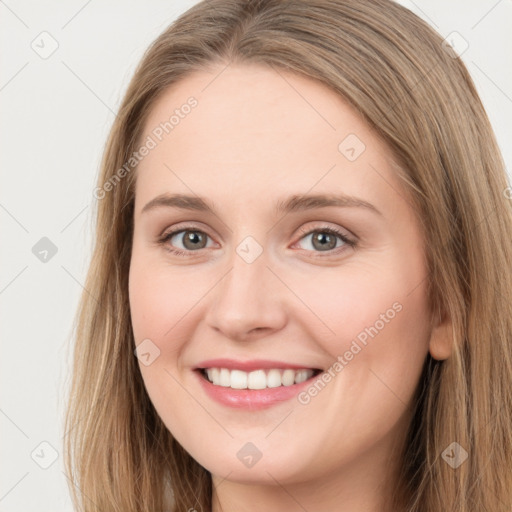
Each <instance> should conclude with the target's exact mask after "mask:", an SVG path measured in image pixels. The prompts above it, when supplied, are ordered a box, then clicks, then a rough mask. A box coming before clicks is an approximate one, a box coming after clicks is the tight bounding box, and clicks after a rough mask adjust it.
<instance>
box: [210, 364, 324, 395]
mask: <svg viewBox="0 0 512 512" xmlns="http://www.w3.org/2000/svg"><path fill="white" fill-rule="evenodd" d="M200 372H201V374H202V375H203V377H204V378H205V379H207V380H208V381H209V382H210V383H211V384H213V385H214V386H221V387H226V388H231V389H254V390H256V389H267V388H278V387H281V386H284V387H288V386H293V385H294V384H301V383H302V382H305V381H306V380H308V379H310V378H312V377H314V376H316V375H318V374H319V373H320V372H321V370H316V369H306V368H304V369H298V370H296V369H291V368H287V369H278V368H271V369H259V370H254V371H251V372H245V371H243V370H236V369H228V368H203V369H201V370H200Z"/></svg>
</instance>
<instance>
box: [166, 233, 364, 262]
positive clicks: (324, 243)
mask: <svg viewBox="0 0 512 512" xmlns="http://www.w3.org/2000/svg"><path fill="white" fill-rule="evenodd" d="M300 233H301V235H302V237H301V239H300V240H303V239H306V238H307V237H312V238H311V241H310V244H309V245H310V246H311V247H312V249H308V248H306V249H305V250H310V251H313V252H327V253H329V254H328V255H332V254H338V253H339V252H342V251H344V250H346V249H347V246H348V247H355V246H356V242H355V241H353V240H351V239H350V238H349V237H348V236H347V235H345V234H344V233H342V232H341V231H340V230H338V229H337V228H333V227H331V226H322V227H318V228H315V229H310V230H307V229H305V228H301V230H300ZM208 238H211V237H210V236H209V235H208V234H207V233H205V232H204V231H202V230H200V229H197V228H196V227H195V226H181V227H180V228H179V229H174V230H172V231H167V232H165V233H164V234H163V235H162V236H161V237H160V238H159V239H158V240H157V243H158V244H160V245H162V246H164V248H165V250H167V251H169V252H171V253H172V254H175V255H176V256H190V254H191V253H193V252H197V251H200V250H201V249H205V248H207V245H206V244H207V239H208ZM173 239H175V242H173ZM338 240H341V242H342V244H341V246H340V245H338ZM175 243H181V244H182V246H183V249H184V250H181V249H180V248H176V247H175ZM318 256H319V257H323V256H322V255H320V254H319V255H317V257H318Z"/></svg>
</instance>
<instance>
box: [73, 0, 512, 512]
mask: <svg viewBox="0 0 512 512" xmlns="http://www.w3.org/2000/svg"><path fill="white" fill-rule="evenodd" d="M509 191H510V188H509V187H508V185H507V180H506V174H505V170H504V164H503V162H502V159H501V156H500V153H499V150H498V147H497V144H496V141H495V138H494V134H493V132H492V129H491V126H490V124H489V121H488V118H487V116H486V113H485V111H484V108H483V106H482V104H481V102H480V100H479V98H478V95H477V93H476V91H475V87H474V85H473V83H472V81H471V79H470V77H469V74H468V72H467V70H466V69H465V67H464V65H463V64H462V62H461V61H460V59H459V58H457V55H456V53H455V52H454V51H453V50H452V49H450V48H449V47H447V46H446V45H445V44H444V42H443V40H442V38H441V37H440V36H439V35H438V34H437V33H435V32H434V31H433V30H432V29H431V28H430V27H429V26H428V25H427V24H425V23H424V22H423V21H421V20H420V19H419V18H418V17H416V16H415V15H414V14H412V13H411V12H409V11H408V10H406V9H405V8H403V7H401V6H399V5H397V4H394V3H392V2H389V1H388V0H371V1H365V2H361V1H359V0H315V1H308V2H306V1H298V0H297V1H292V2H282V1H277V0H274V1H272V0H267V1H244V2H240V1H236V0H209V1H205V2H200V3H199V4H197V5H195V6H194V7H192V8H191V9H190V10H189V11H187V12H186V13H185V14H183V15H182V16H181V17H180V18H179V19H178V20H177V21H176V22H175V23H173V24H172V25H171V26H170V27H169V28H168V29H167V30H166V31H165V32H164V33H163V34H162V35H161V36H160V37H159V38H158V39H157V40H156V41H155V42H154V44H153V45H152V46H151V47H150V48H149V49H148V51H147V52H146V54H145V55H144V58H143V59H142V62H141V63H140V65H139V67H138V69H137V70H136V72H135V76H134V77H133V79H132V81H131V83H130V85H129V87H128V91H127V93H126V96H125V98H124V101H123V103H122V105H121V108H120V110H119V114H118V116H117V119H116V121H115V124H114V126H113V128H112V131H111V134H110V137H109V140H108V144H107V147H106V151H105V155H104V160H103V163H102V172H101V176H100V179H99V182H98V187H97V188H96V190H95V192H94V195H95V197H96V198H97V199H98V219H97V231H96V245H95V249H94V254H93V259H92V262H91V266H90V270H89V274H88V279H87V283H86V286H85V288H86V289H87V293H84V295H83V297H82V301H81V304H80V311H79V315H78V317H77V326H76V336H77V340H76V349H75V362H74V364H75V367H74V377H73V379H74V380H73V386H72V389H71V396H70V401H69V409H68V416H67V421H66V430H70V432H71V433H70V434H69V435H68V438H67V441H66V442H67V445H66V449H67V455H68V458H67V471H68V473H69V475H70V476H71V477H73V479H74V480H75V485H76V486H73V487H72V491H73V493H74V500H75V505H76V506H77V507H82V509H83V510H86V511H89V510H91V511H92V510H96V509H99V510H104V511H106V510H123V511H134V512H135V511H142V510H147V511H163V510H173V511H186V510H197V511H200V510H202V511H214V512H219V511H224V512H228V511H230V510H247V511H249V510H267V511H271V510H277V509H279V510H282V509H286V510H315V511H321V512H323V511H332V510H344V511H345V512H352V511H356V510H365V511H398V510H400V511H407V512H427V511H428V512H434V511H435V512H438V511H439V510H453V511H459V512H470V511H471V512H473V511H483V510H488V511H491V510H492V511H503V512H505V511H506V510H507V511H508V510H510V506H511V505H512V494H511V493H512V449H511V447H512V430H511V425H512V424H511V416H512V395H511V390H512V382H511V380H512V377H511V376H512V344H511V334H510V333H511V332H512V302H511V300H510V293H511V292H510V290H512V272H511V270H510V265H509V262H510V261H511V259H512V245H511V243H510V238H509V237H510V233H511V232H512V214H511V206H510V193H509ZM185 235H186V236H185ZM197 244H198V245H197Z"/></svg>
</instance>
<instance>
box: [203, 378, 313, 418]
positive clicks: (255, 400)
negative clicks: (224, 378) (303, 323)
mask: <svg viewBox="0 0 512 512" xmlns="http://www.w3.org/2000/svg"><path fill="white" fill-rule="evenodd" d="M194 373H196V374H197V377H198V379H199V382H200V383H201V386H202V387H203V389H204V390H205V392H206V394H207V395H208V396H209V397H210V398H212V399H213V400H215V401H216V402H219V403H220V404H222V405H227V406H228V407H234V408H236V409H251V410H260V409H266V408H267V407H271V406H273V405H277V404H279V403H281V402H285V401H287V400H290V399H292V398H293V397H295V396H296V395H297V394H298V393H299V392H300V391H301V390H302V389H304V388H306V387H307V386H309V385H310V384H311V383H312V382H313V381H314V380H315V379H316V378H317V377H318V375H315V376H313V377H311V378H310V379H308V380H306V381H304V382H301V383H300V384H293V386H279V387H277V388H265V389H232V388H228V387H224V386H216V385H214V384H212V383H211V382H210V381H209V380H207V379H206V378H205V377H204V376H203V375H202V373H201V372H200V371H199V370H195V371H194Z"/></svg>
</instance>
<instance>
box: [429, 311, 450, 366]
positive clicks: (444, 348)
mask: <svg viewBox="0 0 512 512" xmlns="http://www.w3.org/2000/svg"><path fill="white" fill-rule="evenodd" d="M436 316H437V319H438V320H437V322H436V323H435V324H434V326H433V328H432V333H431V335H430V344H429V350H430V355H431V356H432V357H433V358H434V359H438V360H440V361H442V360H444V359H448V358H449V357H450V356H451V355H452V350H453V332H452V321H451V318H450V317H449V316H448V314H447V313H443V314H442V315H436Z"/></svg>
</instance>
